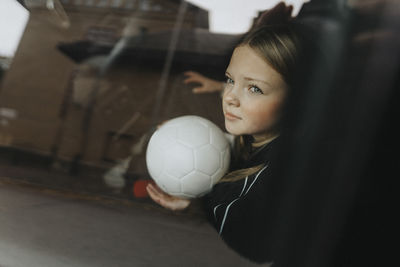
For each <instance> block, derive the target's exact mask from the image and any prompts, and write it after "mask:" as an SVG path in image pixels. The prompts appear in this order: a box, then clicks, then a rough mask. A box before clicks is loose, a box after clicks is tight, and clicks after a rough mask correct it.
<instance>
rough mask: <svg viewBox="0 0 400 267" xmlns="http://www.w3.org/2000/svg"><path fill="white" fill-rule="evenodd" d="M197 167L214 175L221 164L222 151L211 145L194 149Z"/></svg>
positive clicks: (198, 169)
mask: <svg viewBox="0 0 400 267" xmlns="http://www.w3.org/2000/svg"><path fill="white" fill-rule="evenodd" d="M194 156H195V169H196V170H197V171H200V172H202V173H204V174H207V175H210V176H211V175H213V174H214V173H215V172H216V171H217V170H218V169H219V168H220V166H221V163H220V161H221V157H220V152H219V151H218V150H217V149H215V148H214V147H213V146H211V145H206V146H203V147H201V148H197V149H196V150H195V151H194Z"/></svg>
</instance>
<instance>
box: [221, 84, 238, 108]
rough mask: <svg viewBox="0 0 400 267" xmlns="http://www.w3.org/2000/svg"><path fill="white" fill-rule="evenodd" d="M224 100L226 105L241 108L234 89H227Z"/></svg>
mask: <svg viewBox="0 0 400 267" xmlns="http://www.w3.org/2000/svg"><path fill="white" fill-rule="evenodd" d="M223 99H224V101H225V103H227V104H228V105H230V106H235V107H238V106H240V101H239V98H238V96H237V94H236V92H235V90H234V88H226V89H225V92H224V98H223Z"/></svg>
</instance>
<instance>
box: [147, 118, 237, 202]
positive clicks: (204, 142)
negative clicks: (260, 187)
mask: <svg viewBox="0 0 400 267" xmlns="http://www.w3.org/2000/svg"><path fill="white" fill-rule="evenodd" d="M229 161H230V146H229V143H228V140H227V139H226V137H225V135H224V133H223V132H222V130H221V129H220V128H219V127H218V126H217V125H215V124H214V123H212V122H211V121H209V120H207V119H204V118H202V117H199V116H182V117H178V118H175V119H172V120H169V121H168V122H166V123H164V124H163V125H162V126H161V127H160V128H159V129H158V130H157V131H156V132H155V133H154V134H153V135H152V137H151V138H150V141H149V144H148V146H147V151H146V163H147V169H148V171H149V173H150V176H151V177H152V178H153V179H154V181H155V182H156V184H157V185H158V186H159V187H160V188H161V189H162V190H164V191H165V192H166V193H168V194H170V195H173V196H178V197H183V198H194V197H199V196H202V195H204V194H206V193H207V192H209V191H210V190H211V188H212V187H213V185H214V184H215V183H216V182H218V180H219V179H220V178H221V177H222V176H223V175H224V174H225V173H226V172H227V170H228V167H229Z"/></svg>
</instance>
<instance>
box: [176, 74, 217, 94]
mask: <svg viewBox="0 0 400 267" xmlns="http://www.w3.org/2000/svg"><path fill="white" fill-rule="evenodd" d="M184 74H185V76H187V77H186V79H185V80H183V83H184V84H188V83H199V84H200V86H199V87H195V88H193V93H194V94H203V93H213V92H221V91H222V90H224V83H223V82H220V81H216V80H213V79H210V78H207V77H205V76H203V75H201V74H200V73H198V72H195V71H186V72H185V73H184Z"/></svg>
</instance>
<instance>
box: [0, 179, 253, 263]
mask: <svg viewBox="0 0 400 267" xmlns="http://www.w3.org/2000/svg"><path fill="white" fill-rule="evenodd" d="M0 266H1V267H17V266H21V267H25V266H30V267H35V266H38V267H39V266H40V267H43V266H52V267H53V266H54V267H58V266H68V267H70V266H75V267H77V266H96V267H99V266H107V267H108V266H135V267H137V266H174V267H176V266H259V265H255V264H253V263H250V262H248V261H247V260H245V259H243V258H241V257H239V256H238V255H237V254H236V253H235V252H233V251H232V250H230V249H229V248H228V247H227V246H226V245H225V244H224V242H223V241H222V240H221V239H220V238H219V236H218V234H217V233H216V232H215V230H214V229H213V228H212V227H211V226H210V225H209V224H208V223H207V222H206V221H205V219H204V217H201V216H197V215H196V214H192V213H190V212H189V213H188V212H187V213H179V214H176V213H172V212H169V211H166V210H164V209H161V208H159V207H157V206H156V205H154V204H152V203H150V202H146V201H144V202H142V203H140V202H135V201H130V200H123V199H116V198H110V197H105V196H99V195H90V194H82V193H73V192H72V191H62V190H55V189H50V188H48V187H44V186H40V185H32V184H31V183H28V182H26V181H19V180H15V179H11V178H0Z"/></svg>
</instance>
